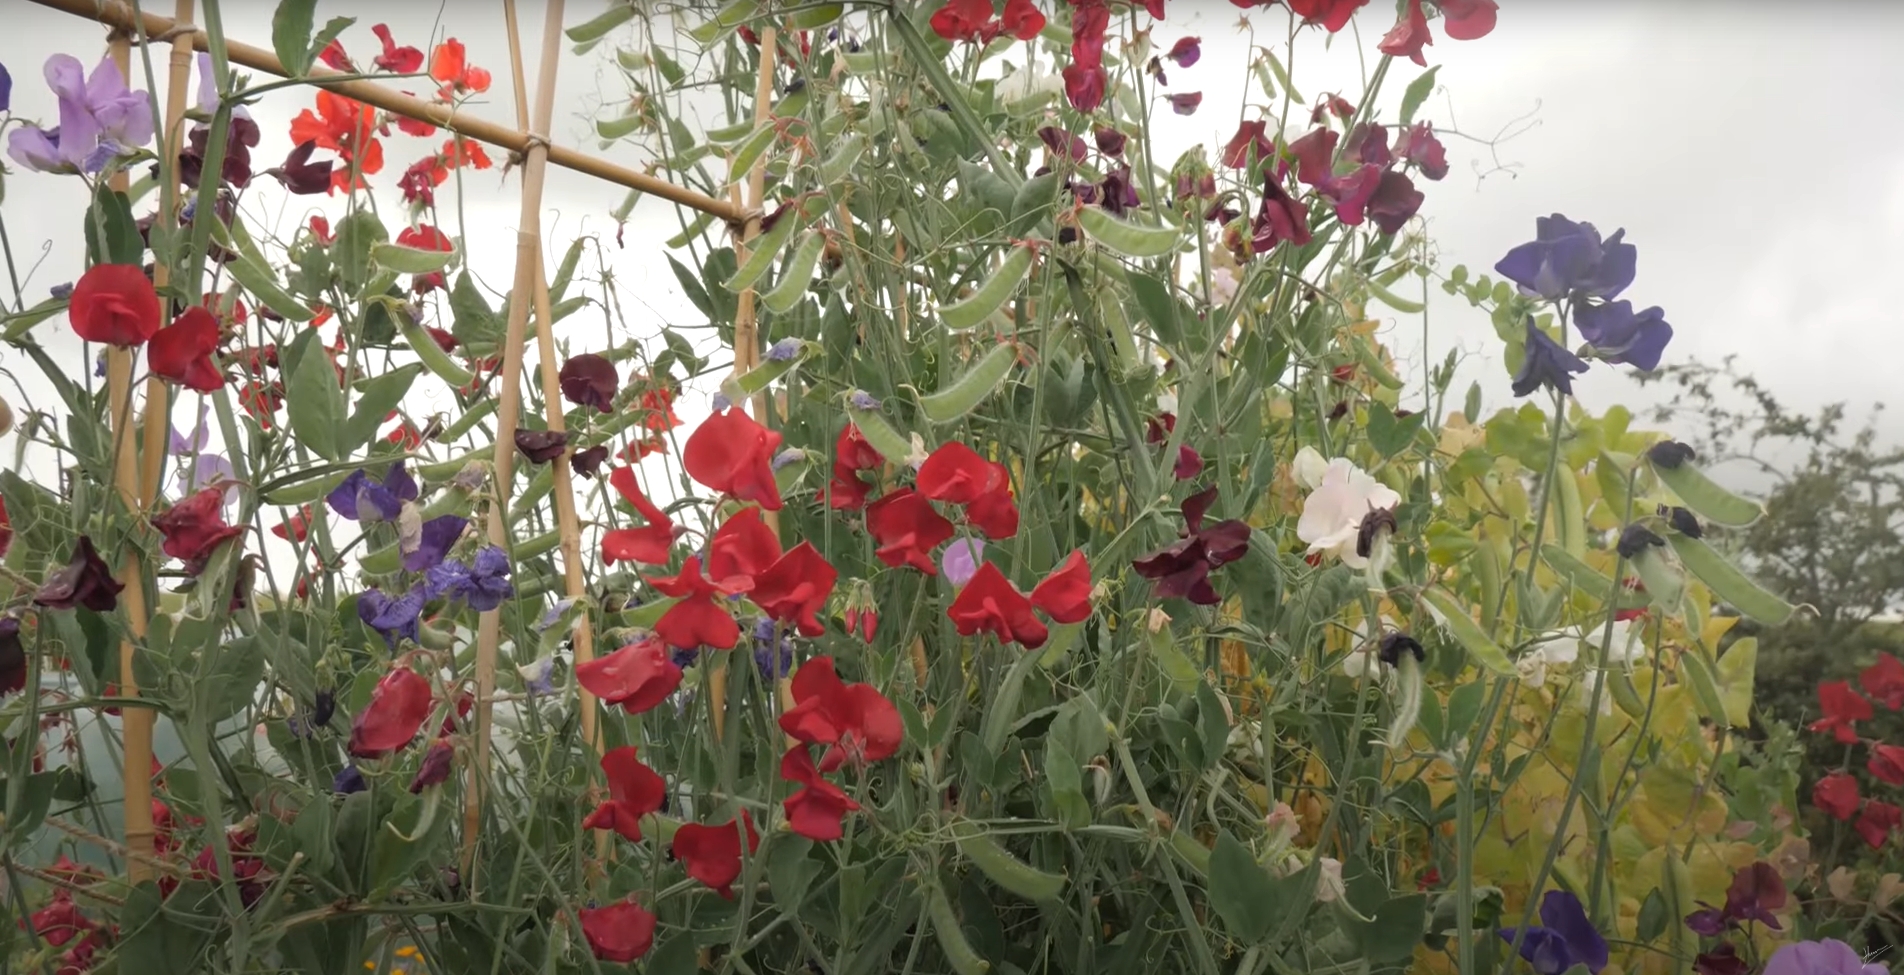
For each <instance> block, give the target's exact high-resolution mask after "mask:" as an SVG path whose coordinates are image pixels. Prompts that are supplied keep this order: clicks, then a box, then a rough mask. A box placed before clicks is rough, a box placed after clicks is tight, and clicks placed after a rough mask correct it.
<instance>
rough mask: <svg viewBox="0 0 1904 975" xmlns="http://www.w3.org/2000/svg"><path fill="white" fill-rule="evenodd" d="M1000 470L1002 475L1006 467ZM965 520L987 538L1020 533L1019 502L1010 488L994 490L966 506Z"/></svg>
mask: <svg viewBox="0 0 1904 975" xmlns="http://www.w3.org/2000/svg"><path fill="white" fill-rule="evenodd" d="M999 471H1000V473H1001V475H1002V474H1003V471H1004V468H1003V467H1000V468H999ZM965 520H966V521H967V522H968V523H970V524H971V525H972V526H973V527H974V528H977V529H978V530H979V531H982V532H984V533H985V537H986V538H991V539H1000V538H1010V537H1012V536H1013V535H1016V534H1018V502H1016V501H1014V500H1013V499H1012V493H1011V489H1010V488H1002V489H1000V490H997V491H993V492H992V493H990V494H987V495H983V496H981V497H980V498H979V499H978V500H977V501H974V502H972V503H971V504H968V505H966V506H965Z"/></svg>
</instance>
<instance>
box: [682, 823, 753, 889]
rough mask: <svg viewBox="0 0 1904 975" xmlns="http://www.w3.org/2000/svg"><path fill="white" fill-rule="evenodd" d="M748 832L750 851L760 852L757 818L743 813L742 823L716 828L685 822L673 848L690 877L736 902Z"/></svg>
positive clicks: (722, 825)
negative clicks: (743, 843) (743, 842)
mask: <svg viewBox="0 0 1904 975" xmlns="http://www.w3.org/2000/svg"><path fill="white" fill-rule="evenodd" d="M743 828H744V829H745V830H746V831H747V852H748V853H749V854H751V853H753V852H754V851H755V850H758V849H760V833H759V831H757V830H755V829H754V818H753V816H751V815H749V814H748V813H747V811H746V810H744V809H743V810H741V814H740V819H739V821H738V822H737V821H735V820H732V819H730V820H728V821H727V822H725V823H717V824H715V825H713V826H703V825H701V824H700V823H683V824H681V828H680V829H677V830H675V832H674V843H673V844H672V845H671V846H670V847H669V848H670V849H671V850H673V851H674V858H675V859H677V860H680V861H681V862H682V864H684V865H685V866H686V867H687V872H688V876H690V877H693V878H694V879H696V880H698V881H700V882H701V883H704V884H706V885H708V886H709V887H712V888H713V889H714V890H715V891H716V892H718V893H719V894H720V895H721V896H722V897H725V898H727V899H728V900H733V899H734V881H735V880H736V879H737V878H739V877H740V868H741V860H740V834H741V830H742V829H743Z"/></svg>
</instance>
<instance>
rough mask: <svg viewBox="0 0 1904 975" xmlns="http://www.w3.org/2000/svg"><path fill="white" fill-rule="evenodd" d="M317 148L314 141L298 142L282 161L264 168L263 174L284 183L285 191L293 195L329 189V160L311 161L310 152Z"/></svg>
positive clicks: (322, 191)
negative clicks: (269, 167) (272, 166)
mask: <svg viewBox="0 0 1904 975" xmlns="http://www.w3.org/2000/svg"><path fill="white" fill-rule="evenodd" d="M316 150H317V143H315V142H300V143H298V145H297V147H296V148H294V149H292V150H291V153H290V155H287V156H285V157H284V163H283V164H282V165H280V166H277V167H274V168H272V169H267V170H265V171H264V172H265V175H266V176H270V177H273V178H275V179H276V180H277V181H278V182H280V183H283V184H284V189H285V191H286V192H288V193H291V194H292V195H294V196H316V195H317V194H319V193H329V192H330V191H331V160H329V159H326V160H324V161H323V162H312V161H311V153H313V152H315V151H316Z"/></svg>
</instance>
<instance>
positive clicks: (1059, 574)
mask: <svg viewBox="0 0 1904 975" xmlns="http://www.w3.org/2000/svg"><path fill="white" fill-rule="evenodd" d="M1031 604H1032V605H1033V606H1036V607H1038V608H1039V609H1042V610H1044V612H1045V615H1046V616H1049V617H1051V619H1052V620H1053V621H1054V622H1058V623H1081V622H1083V621H1084V620H1086V619H1088V618H1090V616H1091V563H1089V562H1087V561H1085V558H1084V553H1083V552H1082V551H1074V552H1072V553H1071V555H1070V556H1069V557H1068V558H1066V559H1065V560H1064V564H1063V565H1060V566H1058V567H1057V568H1056V569H1053V570H1052V571H1051V574H1050V575H1048V576H1045V577H1044V580H1043V581H1042V582H1040V583H1038V585H1037V586H1036V587H1035V588H1033V589H1032V590H1031Z"/></svg>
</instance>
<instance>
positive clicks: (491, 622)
mask: <svg viewBox="0 0 1904 975" xmlns="http://www.w3.org/2000/svg"><path fill="white" fill-rule="evenodd" d="M561 43H562V0H549V6H548V11H547V14H546V16H545V17H544V19H543V23H542V53H541V58H542V61H541V64H540V67H539V70H538V77H537V79H536V102H535V114H534V120H533V124H534V126H535V128H534V129H533V131H534V132H536V133H545V132H547V131H548V129H549V122H550V120H551V118H552V117H553V116H554V115H555V72H556V65H557V62H558V59H559V58H560V57H561ZM548 157H549V142H548V138H547V137H546V136H545V135H535V136H532V137H530V141H529V144H528V151H527V152H526V153H525V158H524V160H523V164H522V208H521V211H520V214H519V217H518V222H517V226H516V279H515V287H514V289H513V291H512V292H511V294H512V296H513V297H512V298H511V300H510V302H509V328H508V333H507V336H506V338H505V339H504V341H503V364H502V399H501V402H500V403H499V404H498V406H497V409H496V455H495V478H494V483H495V492H494V493H495V497H494V498H493V500H492V501H491V504H490V509H489V517H488V519H487V527H488V532H489V541H490V544H492V545H499V546H503V547H505V548H507V547H508V546H509V525H508V520H509V490H510V487H511V480H512V478H514V476H515V460H516V455H515V451H516V444H515V437H516V426H517V423H518V421H519V420H520V419H521V413H522V353H523V347H524V345H525V344H526V343H525V342H524V340H523V333H524V332H525V331H527V329H528V318H529V305H530V302H531V301H532V300H533V299H532V297H531V295H532V294H533V292H534V291H535V279H536V273H535V272H536V269H537V268H539V267H540V266H541V264H540V261H541V254H540V252H541V248H540V245H539V238H540V236H541V230H540V227H541V220H542V184H543V180H544V177H545V175H546V174H547V173H548ZM545 290H546V289H545ZM545 300H546V299H545ZM558 463H559V462H558ZM565 557H566V553H565ZM571 564H572V563H571ZM501 628H502V620H501V612H500V610H495V609H492V610H490V611H488V612H486V613H484V614H483V615H482V619H481V621H480V623H479V624H478V627H477V635H476V729H475V731H476V749H475V756H474V759H473V760H472V761H471V762H470V765H469V775H468V782H469V786H468V789H467V791H466V794H465V804H464V806H463V873H464V876H465V877H466V878H467V880H466V882H467V883H468V884H469V885H470V890H471V891H472V892H474V891H475V890H476V889H477V880H476V846H477V839H478V836H479V831H480V829H481V826H482V813H483V791H482V790H483V783H484V776H485V775H487V773H488V769H489V748H490V741H489V737H490V730H491V727H492V722H491V717H492V714H493V711H494V701H493V699H492V698H493V695H494V693H495V688H496V653H497V647H498V644H500V643H501V638H502V633H501Z"/></svg>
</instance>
